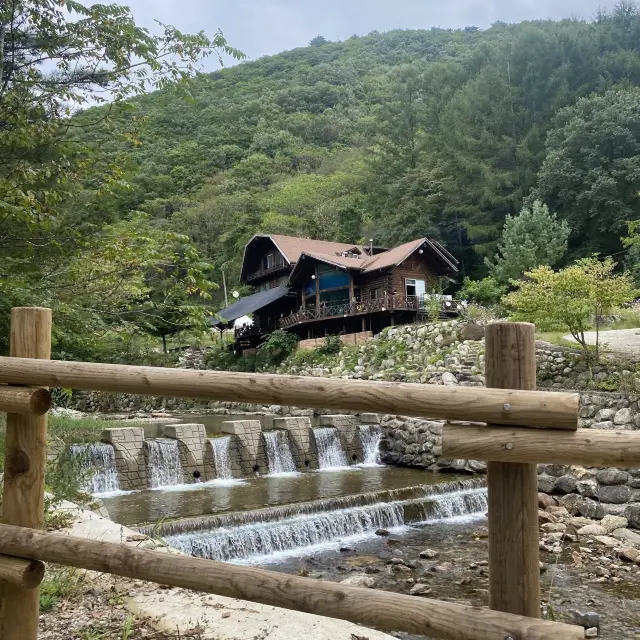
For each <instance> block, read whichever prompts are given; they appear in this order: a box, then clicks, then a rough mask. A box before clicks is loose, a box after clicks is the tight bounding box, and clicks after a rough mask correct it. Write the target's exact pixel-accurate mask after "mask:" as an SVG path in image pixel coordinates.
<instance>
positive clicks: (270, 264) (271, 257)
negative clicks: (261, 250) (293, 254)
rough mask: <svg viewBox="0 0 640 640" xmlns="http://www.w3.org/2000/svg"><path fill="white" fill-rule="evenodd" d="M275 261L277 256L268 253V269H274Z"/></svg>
mask: <svg viewBox="0 0 640 640" xmlns="http://www.w3.org/2000/svg"><path fill="white" fill-rule="evenodd" d="M274 262H275V256H274V255H273V253H269V254H267V269H272V268H273V265H274Z"/></svg>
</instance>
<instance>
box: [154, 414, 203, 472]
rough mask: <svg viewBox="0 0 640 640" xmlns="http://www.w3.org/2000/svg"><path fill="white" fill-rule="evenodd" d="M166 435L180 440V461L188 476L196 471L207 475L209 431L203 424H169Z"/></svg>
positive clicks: (165, 429) (166, 427)
mask: <svg viewBox="0 0 640 640" xmlns="http://www.w3.org/2000/svg"><path fill="white" fill-rule="evenodd" d="M164 437H165V438H171V439H172V440H177V441H178V447H179V450H180V461H181V462H182V469H183V470H184V474H185V476H186V477H187V478H192V477H193V473H194V472H195V471H198V472H200V476H201V477H202V478H204V477H205V468H204V454H205V442H206V440H207V433H206V431H205V428H204V425H203V424H168V425H165V427H164Z"/></svg>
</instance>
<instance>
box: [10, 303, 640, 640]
mask: <svg viewBox="0 0 640 640" xmlns="http://www.w3.org/2000/svg"><path fill="white" fill-rule="evenodd" d="M50 338H51V312H50V310H48V309H40V308H16V309H13V310H12V316H11V355H10V357H4V358H0V385H4V386H0V411H7V412H8V419H7V436H6V443H7V446H6V459H5V475H4V497H3V514H2V524H0V554H2V555H0V587H1V589H2V600H1V601H0V602H1V608H0V638H2V639H3V640H36V638H37V627H38V593H39V584H40V581H41V579H42V576H43V573H44V565H43V563H44V562H55V563H58V564H62V565H68V566H72V567H78V568H83V569H89V570H94V571H100V572H106V573H111V574H114V575H120V576H126V577H131V578H136V579H141V580H148V581H151V582H157V583H160V584H164V585H169V586H176V587H183V588H186V589H193V590H196V591H202V592H206V593H214V594H219V595H224V596H229V597H234V598H240V599H244V600H249V601H253V602H260V603H264V604H269V605H273V606H277V607H283V608H286V609H295V610H298V611H305V612H309V613H314V614H318V615H325V616H330V617H334V618H341V619H345V620H351V621H353V622H356V623H361V624H365V625H370V626H373V627H376V628H378V629H381V630H387V631H405V632H407V633H413V634H421V635H427V636H430V637H433V638H440V639H443V640H507V639H509V638H512V639H513V640H515V639H518V640H543V639H544V640H577V639H578V638H583V637H584V630H583V629H582V628H581V627H577V626H573V625H567V624H562V623H558V622H551V621H548V620H541V619H540V581H539V564H538V524H537V486H536V473H535V464H536V463H537V462H559V463H564V464H589V465H622V466H626V467H638V466H640V433H634V432H629V431H625V432H612V431H604V430H596V429H589V430H580V431H578V430H577V425H578V396H577V395H576V394H568V393H552V392H541V391H534V389H535V337H534V327H533V325H530V324H526V323H517V324H515V323H497V324H492V325H489V326H487V328H486V357H485V366H486V376H487V384H488V386H489V387H492V388H486V389H480V388H459V387H443V386H440V387H437V386H428V385H419V384H401V383H388V382H370V381H355V380H336V379H324V378H310V377H295V376H277V375H260V374H242V373H227V372H216V371H186V370H173V369H162V368H153V367H135V366H127V365H108V364H95V363H83V362H57V361H51V360H49V353H50V344H51V342H50ZM46 387H63V388H72V389H87V390H96V391H111V392H122V393H136V394H143V395H156V396H169V397H179V398H194V399H205V400H234V401H240V402H259V403H264V404H282V405H293V406H298V407H309V408H329V409H343V410H345V409H347V410H355V411H369V412H378V413H392V414H403V415H409V416H416V417H425V418H444V419H446V420H449V422H448V423H447V424H446V425H445V427H444V430H443V443H442V454H443V455H444V456H446V457H448V458H470V459H480V460H487V461H488V462H489V465H488V493H489V586H490V589H489V592H490V598H489V600H490V602H489V604H490V608H489V609H484V608H480V607H470V606H466V605H462V604H456V603H452V602H441V601H438V600H433V599H428V598H416V597H412V596H406V595H400V594H396V593H390V592H385V591H377V590H371V589H361V588H357V587H348V586H345V585H341V584H334V583H330V582H318V581H317V580H311V579H308V578H302V577H296V576H290V575H284V574H278V573H276V572H272V571H267V570H265V569H257V568H248V567H241V566H234V565H231V564H225V563H219V562H214V561H212V560H205V559H200V558H191V557H185V556H175V555H170V554H165V553H161V552H157V551H146V550H142V549H135V548H130V547H127V546H124V545H118V544H112V543H107V542H98V541H93V540H86V539H82V538H76V537H71V536H63V535H59V534H53V533H45V532H42V531H39V529H41V528H42V521H43V499H44V467H45V462H46V428H47V415H46V411H47V409H48V408H49V404H50V397H49V393H48V391H47V390H46ZM460 421H463V422H464V423H465V424H461V423H460ZM470 422H471V423H472V424H469V423H470Z"/></svg>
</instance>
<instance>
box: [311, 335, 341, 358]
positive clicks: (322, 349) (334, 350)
mask: <svg viewBox="0 0 640 640" xmlns="http://www.w3.org/2000/svg"><path fill="white" fill-rule="evenodd" d="M341 349H342V340H340V336H327V337H326V338H325V339H324V344H322V345H320V346H319V347H316V348H315V349H314V351H315V352H316V353H317V354H319V355H321V356H335V355H336V354H338V353H340V350H341Z"/></svg>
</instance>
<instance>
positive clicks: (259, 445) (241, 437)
mask: <svg viewBox="0 0 640 640" xmlns="http://www.w3.org/2000/svg"><path fill="white" fill-rule="evenodd" d="M220 430H221V431H222V433H228V434H230V435H232V436H235V440H236V444H237V447H238V453H239V457H240V467H241V469H242V474H243V475H245V476H250V475H253V474H255V473H261V474H267V473H269V466H268V464H267V455H266V452H265V448H264V441H263V440H262V425H261V424H260V421H259V420H230V421H228V422H223V423H222V424H221V425H220Z"/></svg>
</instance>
